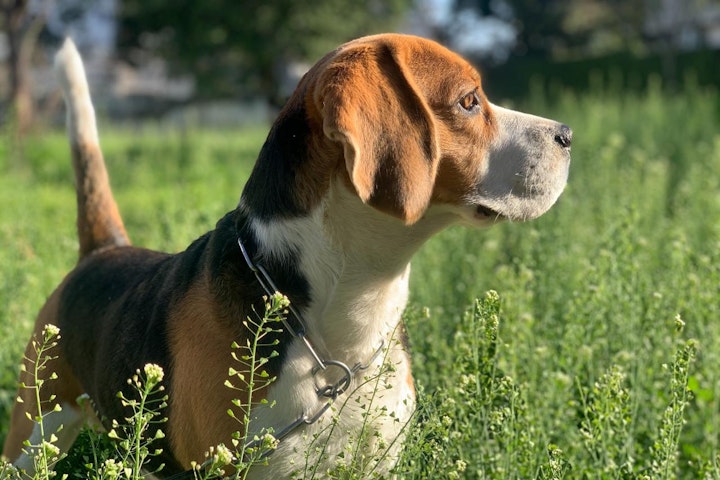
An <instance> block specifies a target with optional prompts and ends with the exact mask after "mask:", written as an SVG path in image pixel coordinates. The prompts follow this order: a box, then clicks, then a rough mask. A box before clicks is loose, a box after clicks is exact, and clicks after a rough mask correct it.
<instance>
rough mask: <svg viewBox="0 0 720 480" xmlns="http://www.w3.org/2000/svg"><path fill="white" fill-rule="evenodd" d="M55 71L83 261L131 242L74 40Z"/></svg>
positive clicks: (60, 54)
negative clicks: (64, 114) (69, 153)
mask: <svg viewBox="0 0 720 480" xmlns="http://www.w3.org/2000/svg"><path fill="white" fill-rule="evenodd" d="M55 71H56V73H57V77H58V79H59V81H60V83H61V85H62V90H63V94H64V96H65V104H66V108H67V132H68V137H69V139H70V147H71V150H72V163H73V169H74V170H75V182H76V185H75V189H76V191H77V229H78V238H79V241H80V258H83V257H85V256H86V255H88V254H90V253H91V252H93V251H95V250H98V249H101V248H105V247H113V246H122V245H129V244H130V239H129V238H128V235H127V233H126V232H125V226H124V225H123V221H122V218H121V217H120V212H119V210H118V207H117V204H116V203H115V199H114V198H113V194H112V191H111V189H110V182H109V181H108V174H107V170H106V169H105V161H104V160H103V154H102V150H101V149H100V141H99V138H98V132H97V126H96V124H95V110H94V109H93V105H92V100H91V99H90V89H89V88H88V83H87V79H86V77H85V68H84V67H83V63H82V59H81V58H80V54H79V53H78V51H77V49H76V48H75V45H74V44H73V42H72V40H70V39H67V40H65V43H64V44H63V46H62V48H61V49H60V51H59V52H58V53H57V55H56V56H55Z"/></svg>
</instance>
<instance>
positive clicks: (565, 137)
mask: <svg viewBox="0 0 720 480" xmlns="http://www.w3.org/2000/svg"><path fill="white" fill-rule="evenodd" d="M572 136H573V132H572V130H571V129H570V127H568V126H567V125H560V131H559V132H558V133H557V134H556V135H555V141H556V142H557V143H558V144H559V145H560V146H561V147H564V148H570V144H572Z"/></svg>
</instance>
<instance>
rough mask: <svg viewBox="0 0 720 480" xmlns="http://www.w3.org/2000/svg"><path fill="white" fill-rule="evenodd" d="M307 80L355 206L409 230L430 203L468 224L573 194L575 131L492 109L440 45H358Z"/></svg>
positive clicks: (401, 39) (514, 215) (418, 41)
mask: <svg viewBox="0 0 720 480" xmlns="http://www.w3.org/2000/svg"><path fill="white" fill-rule="evenodd" d="M305 81H307V82H309V83H310V85H309V88H308V92H309V93H307V94H306V95H305V98H306V99H307V101H308V102H310V101H311V102H312V103H313V106H314V107H315V108H314V109H316V111H317V113H318V114H319V116H320V120H319V121H321V122H322V129H323V132H324V135H325V136H326V137H327V138H329V139H330V140H332V141H334V142H338V143H339V144H340V145H341V146H342V152H343V157H344V165H345V170H346V172H347V178H348V179H349V183H350V184H351V185H352V187H353V188H354V189H355V191H356V192H357V194H358V195H359V197H360V198H361V199H362V200H363V201H364V202H365V203H367V204H369V205H371V206H373V207H375V208H377V209H379V210H381V211H384V212H386V213H388V214H391V215H393V216H396V217H399V218H400V219H402V220H403V221H405V222H406V223H408V224H411V223H414V222H416V221H417V220H418V219H420V218H421V217H422V216H423V214H424V213H425V211H426V210H427V209H428V208H429V206H430V205H431V204H437V205H445V206H448V207H450V208H451V209H453V210H455V211H456V212H457V214H458V215H459V216H460V217H462V218H463V219H464V220H466V221H470V222H472V223H478V222H479V223H484V222H487V221H495V220H498V219H502V218H507V219H510V220H528V219H532V218H535V217H537V216H539V215H541V214H543V213H544V212H545V211H547V210H548V209H549V208H550V207H551V206H552V205H553V203H555V201H556V200H557V198H558V196H559V195H560V193H561V192H562V190H563V187H564V186H565V182H566V180H567V175H568V166H569V162H570V143H571V139H572V132H571V130H570V129H569V128H568V127H567V126H565V125H562V124H560V123H557V122H554V121H552V120H547V119H544V118H539V117H534V116H531V115H526V114H522V113H519V112H514V111H511V110H507V109H504V108H500V107H497V106H495V105H492V104H491V103H490V102H489V101H488V99H487V98H486V97H485V94H484V93H483V90H482V85H481V78H480V74H479V73H478V72H477V71H476V70H475V69H474V68H473V67H472V66H471V65H470V64H469V63H468V62H467V61H465V60H463V59H462V58H461V57H459V56H458V55H456V54H455V53H453V52H451V51H449V50H447V49H446V48H444V47H442V46H440V45H438V44H437V43H435V42H432V41H430V40H426V39H422V38H418V37H412V36H406V35H377V36H371V37H365V38H361V39H358V40H355V41H353V42H350V43H347V44H345V45H343V46H341V47H340V48H339V49H337V50H336V51H334V52H332V53H331V54H329V55H328V56H326V57H325V58H324V59H323V60H321V61H320V62H319V63H318V64H317V65H316V66H315V67H314V69H313V70H311V72H310V73H309V74H308V75H307V76H306V79H305ZM309 97H311V98H309Z"/></svg>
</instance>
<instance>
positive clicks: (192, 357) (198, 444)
mask: <svg viewBox="0 0 720 480" xmlns="http://www.w3.org/2000/svg"><path fill="white" fill-rule="evenodd" d="M206 285H207V284H206V282H205V279H204V278H200V279H198V282H196V284H195V286H193V287H192V288H191V289H190V290H189V291H188V294H187V296H186V297H185V299H184V300H183V301H182V302H181V303H180V304H179V305H177V308H176V309H175V310H174V311H173V312H172V313H171V318H170V319H169V320H168V324H169V343H170V352H171V358H173V364H172V367H173V375H172V385H170V391H171V392H172V395H171V398H170V402H171V404H170V408H171V411H172V415H171V417H170V419H169V423H168V431H169V432H170V444H171V445H172V448H173V454H174V455H175V457H176V458H177V460H178V461H179V462H180V464H181V465H183V466H184V467H185V468H189V467H190V462H191V461H200V460H202V459H203V458H204V453H205V452H206V451H207V449H208V448H209V447H211V446H215V445H217V444H218V443H224V444H226V445H230V440H231V438H232V437H231V436H232V434H233V433H234V432H236V431H241V432H242V428H243V426H242V425H241V424H240V423H238V422H236V421H235V420H233V419H232V418H231V417H230V416H229V415H228V414H227V410H228V409H230V408H231V407H232V400H233V399H238V400H240V402H241V403H243V404H245V403H246V402H247V398H248V397H247V392H239V391H235V390H231V389H230V388H228V387H226V386H225V385H224V384H225V381H226V380H228V378H229V376H228V367H230V366H232V367H234V368H236V369H237V370H240V366H239V365H238V363H237V362H235V361H233V360H232V357H231V351H232V349H231V344H232V342H233V341H236V342H237V343H238V344H241V345H244V342H245V339H246V338H247V331H244V330H243V328H242V327H241V326H240V325H239V323H240V322H239V321H238V328H236V329H232V328H230V327H229V326H228V325H227V324H225V323H222V322H219V321H218V312H217V311H216V309H217V305H216V304H214V303H213V302H212V300H211V295H210V294H209V293H208V290H207V286H206ZM239 354H242V352H239ZM234 383H237V381H235V382H234ZM265 394H266V392H265V391H262V390H260V391H255V392H254V393H253V403H256V402H259V401H261V400H262V399H263V398H265ZM233 408H234V407H233ZM235 410H236V412H235V413H236V414H237V416H238V417H239V418H241V416H242V415H243V413H244V412H242V411H239V410H238V409H235Z"/></svg>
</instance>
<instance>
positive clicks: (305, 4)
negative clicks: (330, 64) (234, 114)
mask: <svg viewBox="0 0 720 480" xmlns="http://www.w3.org/2000/svg"><path fill="white" fill-rule="evenodd" d="M410 5H411V0H359V1H355V2H348V1H346V0H276V1H272V2H268V1H265V0H246V1H242V2H240V1H236V0H203V1H200V2H198V1H196V0H177V1H174V2H168V1H166V0H124V2H123V3H122V6H121V28H120V39H119V48H120V51H121V52H123V51H125V52H126V53H127V57H128V59H130V60H131V61H132V57H133V52H134V53H135V54H137V53H138V52H150V53H152V54H161V55H162V56H163V57H164V58H166V59H167V60H168V61H169V62H170V65H171V67H174V68H175V69H179V70H181V71H190V72H192V74H193V75H194V76H195V78H196V80H197V85H198V93H199V94H200V95H203V96H227V95H237V92H238V91H243V92H244V93H245V94H258V93H259V94H261V95H264V96H265V97H266V98H268V99H269V100H270V101H271V103H273V104H275V105H279V104H282V103H283V102H284V100H285V98H284V97H285V93H284V92H283V91H282V89H281V88H280V85H281V82H282V80H283V76H284V75H286V73H287V66H288V65H289V64H290V63H291V62H308V63H310V62H314V61H315V60H317V59H319V58H320V57H321V56H322V55H323V54H324V53H326V52H327V51H329V50H330V49H332V48H334V47H335V46H337V45H338V43H340V42H343V41H345V40H349V39H351V38H353V37H357V36H360V35H364V34H367V33H372V32H378V31H381V30H384V29H388V28H392V26H393V25H394V24H395V23H396V22H397V21H398V20H399V19H400V18H401V16H402V14H403V13H405V12H406V11H407V9H409V7H410ZM240 86H241V87H242V88H240Z"/></svg>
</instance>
